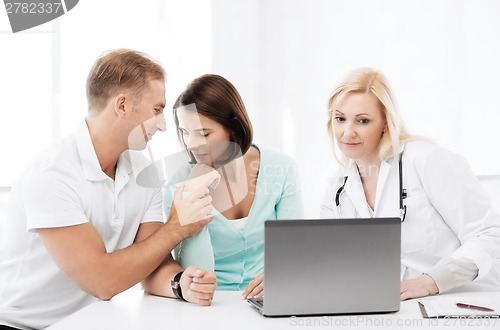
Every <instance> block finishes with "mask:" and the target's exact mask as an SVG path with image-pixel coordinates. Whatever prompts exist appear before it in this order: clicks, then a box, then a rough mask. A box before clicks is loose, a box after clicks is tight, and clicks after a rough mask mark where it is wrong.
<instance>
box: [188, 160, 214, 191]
mask: <svg viewBox="0 0 500 330" xmlns="http://www.w3.org/2000/svg"><path fill="white" fill-rule="evenodd" d="M219 182H220V174H219V172H217V171H216V170H215V169H214V168H212V167H210V166H208V165H205V164H196V165H195V166H193V168H192V169H191V173H190V174H189V177H188V179H187V180H186V182H185V183H184V185H185V188H184V191H185V192H194V191H197V190H199V189H202V188H212V189H215V188H217V186H218V185H219Z"/></svg>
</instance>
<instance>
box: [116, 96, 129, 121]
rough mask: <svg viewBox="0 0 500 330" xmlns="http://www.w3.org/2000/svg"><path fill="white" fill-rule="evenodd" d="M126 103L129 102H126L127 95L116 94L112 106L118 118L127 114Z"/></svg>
mask: <svg viewBox="0 0 500 330" xmlns="http://www.w3.org/2000/svg"><path fill="white" fill-rule="evenodd" d="M128 103H129V102H128V97H127V95H125V94H118V95H116V96H115V99H114V102H113V106H114V110H115V113H116V115H117V116H118V118H121V119H123V118H125V115H126V114H127V109H128V107H126V105H128Z"/></svg>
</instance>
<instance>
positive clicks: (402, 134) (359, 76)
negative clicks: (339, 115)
mask: <svg viewBox="0 0 500 330" xmlns="http://www.w3.org/2000/svg"><path fill="white" fill-rule="evenodd" d="M348 93H371V94H372V95H374V96H375V97H376V98H377V99H378V100H379V102H380V109H381V110H382V115H383V117H384V119H385V120H386V122H387V129H386V131H385V133H384V135H383V136H382V139H381V140H380V150H379V157H380V159H381V160H385V159H388V158H390V157H392V156H394V155H396V154H398V153H399V152H401V149H402V146H403V145H404V144H405V143H406V142H408V141H410V140H414V139H416V138H417V137H416V136H414V135H411V134H410V133H409V132H408V130H407V129H406V126H405V124H404V122H403V119H402V118H401V115H400V113H399V110H398V109H397V107H396V104H395V102H394V96H393V95H392V91H391V88H390V86H389V83H388V82H387V79H386V78H385V76H384V75H383V74H382V73H380V72H378V71H376V70H374V69H372V68H359V69H357V70H354V71H352V72H351V73H349V74H348V75H347V77H346V78H345V79H344V80H343V82H342V83H341V84H340V85H339V86H338V87H337V88H335V90H334V91H333V92H332V96H331V97H330V99H329V100H328V123H327V129H328V133H329V135H330V139H331V141H332V144H333V145H334V148H335V147H337V146H338V144H337V142H338V141H336V139H335V134H334V133H333V125H332V121H333V119H334V117H335V110H336V108H337V106H338V104H339V103H340V102H341V101H342V100H343V99H344V97H345V96H346V95H347V94H348ZM334 154H335V157H336V158H337V160H339V161H340V163H341V164H343V165H345V166H347V165H348V163H349V160H348V159H347V158H346V157H345V156H342V157H338V154H337V153H336V152H335V149H334Z"/></svg>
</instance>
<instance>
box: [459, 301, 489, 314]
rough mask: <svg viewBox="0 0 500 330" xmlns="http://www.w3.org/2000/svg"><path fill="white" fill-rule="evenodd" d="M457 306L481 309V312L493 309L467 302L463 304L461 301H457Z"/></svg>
mask: <svg viewBox="0 0 500 330" xmlns="http://www.w3.org/2000/svg"><path fill="white" fill-rule="evenodd" d="M457 307H459V308H467V309H475V310H477V311H483V312H494V310H493V309H491V308H488V307H482V306H476V305H469V304H463V303H457Z"/></svg>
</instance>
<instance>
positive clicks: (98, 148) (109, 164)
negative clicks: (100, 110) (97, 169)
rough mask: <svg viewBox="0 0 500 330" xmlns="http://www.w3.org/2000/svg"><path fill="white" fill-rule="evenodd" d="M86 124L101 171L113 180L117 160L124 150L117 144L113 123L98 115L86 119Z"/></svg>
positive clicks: (117, 139)
mask: <svg viewBox="0 0 500 330" xmlns="http://www.w3.org/2000/svg"><path fill="white" fill-rule="evenodd" d="M86 123H87V127H88V129H89V133H90V139H91V140H92V145H93V146H94V150H95V153H96V155H97V160H98V161H99V165H100V166H101V170H102V171H103V172H104V173H105V174H106V175H107V176H109V177H110V178H111V179H113V180H114V179H115V174H116V166H117V163H118V159H119V158H120V155H121V153H122V152H123V151H125V148H124V147H123V146H122V145H120V143H119V142H120V141H119V137H118V136H116V130H115V129H114V127H113V122H112V121H109V120H106V115H105V114H99V115H97V116H95V115H94V116H89V117H87V118H86Z"/></svg>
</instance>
